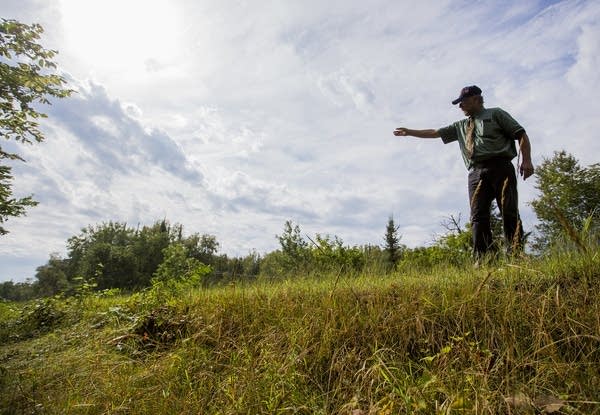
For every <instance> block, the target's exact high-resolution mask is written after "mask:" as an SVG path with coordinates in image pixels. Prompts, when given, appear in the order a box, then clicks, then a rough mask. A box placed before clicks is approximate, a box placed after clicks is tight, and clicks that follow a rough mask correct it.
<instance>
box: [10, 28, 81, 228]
mask: <svg viewBox="0 0 600 415" xmlns="http://www.w3.org/2000/svg"><path fill="white" fill-rule="evenodd" d="M42 33H43V29H42V27H41V26H40V25H37V24H33V25H26V24H23V23H19V22H17V21H16V20H7V19H1V21H0V135H2V136H3V137H4V138H5V139H7V140H15V141H17V142H21V143H28V144H31V143H34V142H41V141H43V140H44V136H43V134H42V132H41V131H40V129H39V122H38V120H39V119H40V118H44V117H46V115H45V114H44V113H41V112H39V111H38V110H37V109H36V107H37V105H38V104H49V103H50V101H49V97H55V98H64V97H67V96H69V95H70V94H71V92H72V91H71V90H70V89H67V88H65V84H66V82H65V79H64V78H62V77H61V76H59V75H57V74H55V73H54V71H55V69H56V64H55V63H54V61H53V59H54V57H55V55H56V53H57V52H56V51H53V50H47V49H45V48H44V47H43V46H41V45H40V44H39V43H38V41H39V39H40V36H41V34H42ZM7 159H8V160H21V161H24V160H23V158H22V157H21V156H20V155H18V154H16V153H10V152H6V151H4V150H3V149H2V147H1V146H0V162H2V161H3V160H7ZM10 173H11V169H10V167H8V166H4V165H0V224H1V223H4V222H6V220H7V219H8V218H9V217H14V216H21V215H23V214H24V213H25V209H26V208H27V207H31V206H35V205H36V204H37V203H36V202H35V201H33V199H32V198H31V196H29V197H25V198H21V199H15V198H12V197H11V196H12V187H11V181H12V176H11V174H10ZM5 233H7V230H6V229H5V228H3V227H2V226H0V234H5Z"/></svg>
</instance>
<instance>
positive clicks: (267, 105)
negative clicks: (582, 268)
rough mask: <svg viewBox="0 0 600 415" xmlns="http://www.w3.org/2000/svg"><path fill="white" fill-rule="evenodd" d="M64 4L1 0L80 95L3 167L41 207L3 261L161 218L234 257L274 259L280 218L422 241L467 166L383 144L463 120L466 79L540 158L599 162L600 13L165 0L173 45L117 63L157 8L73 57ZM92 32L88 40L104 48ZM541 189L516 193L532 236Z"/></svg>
mask: <svg viewBox="0 0 600 415" xmlns="http://www.w3.org/2000/svg"><path fill="white" fill-rule="evenodd" d="M67 3H68V2H67ZM67 3H63V2H59V1H50V2H40V1H37V0H21V1H18V2H17V1H13V0H8V1H7V2H3V4H2V6H0V8H1V9H2V12H3V15H5V16H14V17H17V18H23V19H24V20H25V21H34V20H35V21H39V22H41V23H42V24H43V26H44V27H45V28H46V35H45V36H46V37H45V40H47V41H48V42H49V46H50V47H52V48H55V49H58V50H59V51H60V53H59V63H60V66H61V68H62V69H63V70H65V71H67V72H68V73H69V74H70V76H71V78H72V79H73V83H74V84H75V85H77V86H78V88H79V93H78V94H77V95H75V96H73V97H72V98H70V99H68V100H62V101H58V102H55V103H54V105H53V106H52V107H50V108H49V111H48V113H49V115H50V118H49V119H48V120H46V121H45V123H44V128H45V131H46V132H47V140H46V142H44V143H43V144H41V145H36V146H32V147H28V148H26V154H25V155H26V158H27V159H28V163H27V164H24V165H18V166H15V178H16V179H15V189H18V191H19V192H20V193H22V194H28V193H35V195H36V197H37V198H38V200H40V202H41V204H40V206H39V207H37V208H35V209H32V210H31V211H30V213H29V215H28V217H26V218H16V219H14V220H11V221H10V222H9V228H10V229H11V232H12V233H11V234H9V236H7V239H2V240H0V261H2V262H3V264H4V263H8V262H5V261H4V258H7V257H8V256H10V257H11V258H13V260H14V258H15V255H16V254H15V253H16V252H18V253H19V254H18V255H19V258H23V257H24V256H25V255H28V254H27V253H28V252H34V251H35V252H36V254H35V255H37V256H36V258H39V257H40V256H43V255H41V254H39V253H40V252H51V251H57V250H59V251H60V250H61V249H64V241H65V240H66V238H68V236H70V235H72V234H74V233H76V232H78V230H79V228H81V227H83V226H87V225H88V224H91V223H96V222H99V221H102V220H110V219H112V220H123V221H127V222H128V223H137V222H141V223H149V222H153V221H154V220H157V219H161V218H163V217H167V218H169V219H171V220H175V221H178V222H181V223H183V224H184V225H186V228H187V229H189V230H190V231H199V232H209V233H214V234H215V235H216V236H217V239H218V240H219V241H220V242H221V246H222V248H223V251H224V252H227V253H229V254H244V253H246V252H248V251H249V250H250V249H252V248H256V249H258V250H259V251H268V250H270V249H274V248H276V247H277V241H276V239H275V237H274V235H275V234H277V233H280V232H281V229H282V226H283V223H284V221H285V220H288V219H292V220H294V221H296V222H297V223H299V224H300V225H301V226H302V228H303V230H304V231H305V232H306V233H308V234H314V233H317V232H318V233H322V234H326V233H328V234H337V235H338V236H340V237H341V238H342V239H343V240H344V241H345V242H347V243H353V244H354V243H356V244H362V243H380V242H381V238H382V237H383V233H384V231H385V224H386V222H387V218H388V216H389V215H393V216H394V219H395V220H396V222H397V223H398V224H399V225H400V226H401V228H400V232H401V233H402V234H403V235H404V236H403V240H402V242H403V243H406V244H408V245H409V246H416V245H419V244H423V243H428V242H430V241H431V239H432V237H433V235H434V234H436V233H439V232H440V230H441V227H440V222H441V221H442V220H443V219H444V217H445V216H448V215H450V214H454V215H457V214H458V213H462V217H463V218H465V220H466V218H467V216H468V213H467V211H468V201H467V196H466V195H467V190H466V172H465V169H464V165H463V164H462V160H461V158H460V155H459V151H458V148H457V147H456V146H455V145H451V144H450V145H442V144H441V143H440V142H439V141H437V140H417V139H410V138H406V139H400V138H396V137H393V136H392V134H391V132H392V130H393V129H394V128H395V127H397V126H401V125H403V126H408V127H411V128H438V127H441V126H444V125H448V124H449V123H451V122H453V121H455V120H456V119H458V118H460V117H462V114H461V112H460V111H458V110H457V108H456V107H453V106H452V105H450V101H451V100H452V99H453V98H455V96H456V94H457V93H458V91H459V90H460V88H462V87H463V86H464V85H467V84H473V83H476V84H478V85H479V86H481V87H482V88H483V90H484V95H485V99H486V104H487V105H489V106H500V107H503V108H505V109H506V110H508V111H509V112H510V113H511V114H512V115H513V116H514V117H515V118H516V119H517V120H519V121H520V122H521V123H522V124H523V125H524V126H525V128H526V129H527V131H528V133H529V135H530V137H531V139H532V144H533V155H534V162H535V163H539V162H540V161H541V159H542V157H544V156H551V155H552V152H553V151H554V150H559V149H565V150H567V151H569V152H572V153H574V154H575V156H576V157H578V158H579V159H580V160H582V162H583V163H591V162H596V161H597V155H598V154H599V153H600V144H598V143H599V142H598V140H595V138H594V137H593V131H596V130H597V129H598V128H599V125H598V123H599V121H598V117H597V113H598V111H599V108H598V104H597V100H596V95H597V91H598V90H599V89H600V85H599V83H600V79H599V76H598V73H597V72H598V71H597V70H595V68H597V67H598V56H600V50H599V49H600V45H599V44H598V39H600V29H599V26H598V24H597V23H596V22H597V21H599V18H600V7H599V6H598V4H597V2H593V1H552V2H548V1H542V0H539V1H528V2H522V1H517V0H514V1H513V0H511V1H507V2H502V3H489V2H488V3H486V2H482V3H473V2H466V1H462V0H444V1H439V2H435V3H432V2H419V3H414V2H405V1H400V2H392V1H387V0H377V1H375V2H370V3H368V4H367V3H365V2H359V1H341V0H340V1H337V0H336V1H331V2H322V1H317V0H310V1H306V2H280V1H266V2H261V3H260V4H256V3H252V2H246V3H244V2H242V3H240V2H236V1H227V0H226V1H222V2H218V3H215V2H213V3H207V2H195V1H191V0H184V1H181V2H175V3H169V4H167V3H166V2H165V3H164V4H162V6H161V7H166V8H167V9H168V11H169V13H168V19H167V20H166V21H165V24H167V25H168V27H169V28H171V29H172V30H171V29H170V33H169V36H167V37H164V38H161V39H158V40H160V42H163V41H164V40H169V39H171V43H170V45H169V47H168V48H166V49H165V48H164V47H163V48H162V50H160V48H152V47H151V45H144V47H143V48H141V49H138V50H135V51H131V53H128V52H127V47H125V46H127V45H129V48H130V49H131V45H134V44H136V42H137V43H139V42H140V40H141V39H143V38H144V37H143V36H142V35H141V34H142V33H144V30H148V26H144V25H145V24H147V23H148V22H150V23H151V22H154V21H155V19H158V21H160V18H159V17H160V16H159V13H158V11H160V10H161V9H160V8H156V9H152V5H150V4H148V5H145V6H144V7H146V9H145V10H144V13H142V14H141V15H142V16H146V17H148V18H147V19H136V18H135V16H136V13H135V7H134V6H135V5H136V4H140V3H135V2H132V3H131V5H133V6H131V5H129V6H128V8H126V9H123V12H124V14H123V16H122V18H128V19H129V20H128V21H129V23H130V25H131V28H135V27H136V25H139V27H138V29H139V30H138V31H137V32H136V34H134V35H131V37H130V38H126V39H125V38H124V39H123V42H116V41H115V39H112V40H111V41H110V42H108V43H106V44H110V45H111V47H110V48H107V47H105V46H103V48H102V50H101V52H102V53H100V54H95V53H92V52H93V49H94V48H93V47H90V49H89V50H88V51H87V52H86V53H81V47H79V48H78V47H75V46H76V45H77V41H78V39H75V38H73V30H74V28H77V27H79V26H82V24H81V22H85V21H86V19H89V18H90V16H89V13H88V14H86V15H84V16H83V17H82V18H81V19H80V22H79V26H77V25H76V24H74V21H73V19H75V18H76V15H75V14H74V12H73V10H80V9H81V7H80V6H77V7H78V8H75V9H71V11H70V12H68V11H66V10H65V9H64V7H65V4H67ZM74 4H75V3H74ZM75 5H76V4H75ZM92 6H93V7H92ZM101 7H103V6H102V4H100V3H92V4H91V6H90V10H92V9H95V8H96V9H97V8H101ZM167 9H166V10H167ZM80 11H81V10H80ZM125 12H126V13H125ZM75 23H77V22H76V21H75ZM69 25H71V26H69ZM97 27H98V25H95V24H91V25H89V27H87V32H86V33H85V38H86V39H92V40H93V42H97V39H102V37H101V33H98V34H96V33H95V32H94V30H96V29H97ZM131 28H129V29H131ZM129 29H128V30H129ZM171 32H172V33H171ZM96 35H98V38H97V39H96V38H95V37H94V36H96ZM122 36H127V34H123V35H122ZM153 36H155V35H153ZM154 38H155V39H156V37H154ZM82 39H83V38H82ZM173 39H175V40H176V41H172V40H173ZM79 40H81V39H79ZM94 44H96V43H94ZM121 46H123V47H122V48H121ZM111 48H114V50H113V49H111ZM134 52H135V53H134ZM142 52H143V53H142ZM100 58H101V59H100ZM590 131H591V132H592V133H590ZM534 183H535V182H533V181H531V180H528V181H526V182H520V183H519V186H520V200H521V207H522V209H521V213H522V216H523V217H524V220H525V222H526V226H527V227H528V228H531V227H532V226H533V225H534V224H535V216H534V215H533V212H532V210H531V208H530V207H529V206H528V205H527V203H528V202H529V201H530V200H532V199H533V198H534V197H535V194H536V190H535V188H534ZM32 258H33V257H32ZM11 261H12V260H11ZM33 261H35V259H32V263H33ZM35 265H36V266H37V265H40V264H39V263H36V264H35ZM20 269H21V268H20ZM32 269H33V267H32ZM19 272H20V271H19ZM11 275H12V274H11ZM0 278H3V276H2V275H1V273H0Z"/></svg>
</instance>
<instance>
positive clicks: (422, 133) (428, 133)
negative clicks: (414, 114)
mask: <svg viewBox="0 0 600 415" xmlns="http://www.w3.org/2000/svg"><path fill="white" fill-rule="evenodd" d="M394 135H395V136H399V137H405V136H407V135H409V136H412V137H418V138H439V137H440V133H439V132H438V130H432V129H429V130H411V129H410V128H404V127H398V128H396V129H395V130H394Z"/></svg>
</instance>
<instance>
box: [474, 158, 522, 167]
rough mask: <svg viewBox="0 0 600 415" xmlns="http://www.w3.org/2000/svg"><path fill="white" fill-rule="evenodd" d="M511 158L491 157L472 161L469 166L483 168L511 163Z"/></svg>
mask: <svg viewBox="0 0 600 415" xmlns="http://www.w3.org/2000/svg"><path fill="white" fill-rule="evenodd" d="M511 160H512V158H509V157H492V158H489V159H485V160H479V161H473V163H472V164H471V168H477V169H480V168H485V167H492V166H499V165H501V164H504V163H511Z"/></svg>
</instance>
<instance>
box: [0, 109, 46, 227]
mask: <svg viewBox="0 0 600 415" xmlns="http://www.w3.org/2000/svg"><path fill="white" fill-rule="evenodd" d="M0 119H1V117H0ZM1 152H2V147H0V153H1ZM1 159H2V155H1V154H0V160H1ZM10 172H11V168H10V167H8V166H2V165H0V235H5V234H7V233H8V230H7V229H6V228H4V226H2V224H3V223H5V222H6V221H7V220H8V218H9V217H18V216H23V215H25V209H26V208H27V207H32V206H36V205H37V202H36V201H34V200H33V199H32V197H31V196H28V197H24V198H20V199H15V198H13V197H11V196H12V184H11V181H12V178H13V176H12V175H11V174H10Z"/></svg>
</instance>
